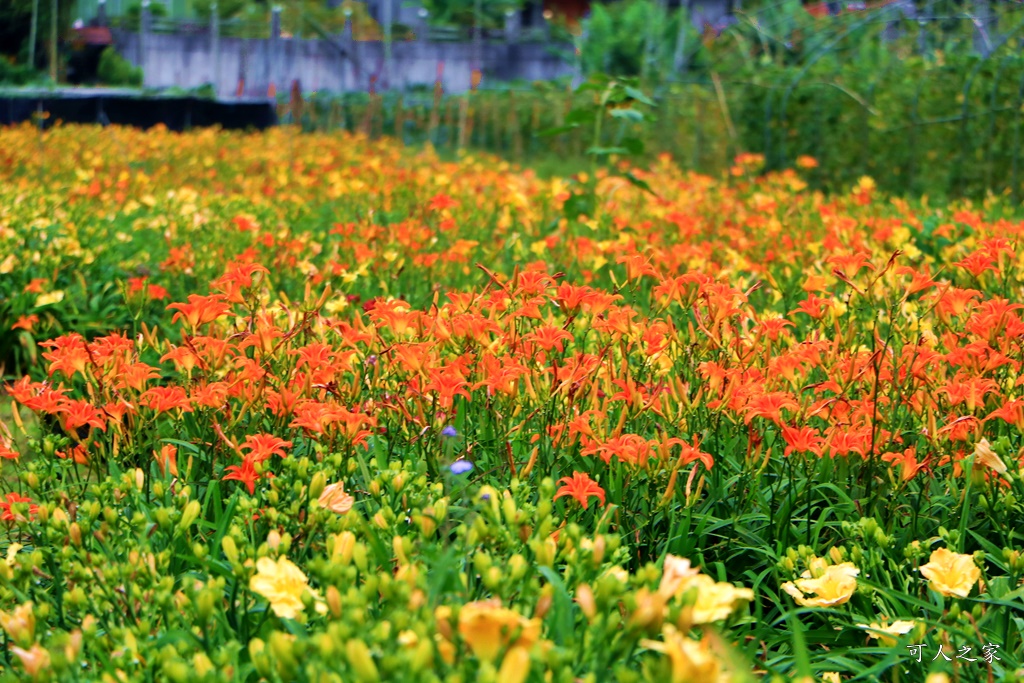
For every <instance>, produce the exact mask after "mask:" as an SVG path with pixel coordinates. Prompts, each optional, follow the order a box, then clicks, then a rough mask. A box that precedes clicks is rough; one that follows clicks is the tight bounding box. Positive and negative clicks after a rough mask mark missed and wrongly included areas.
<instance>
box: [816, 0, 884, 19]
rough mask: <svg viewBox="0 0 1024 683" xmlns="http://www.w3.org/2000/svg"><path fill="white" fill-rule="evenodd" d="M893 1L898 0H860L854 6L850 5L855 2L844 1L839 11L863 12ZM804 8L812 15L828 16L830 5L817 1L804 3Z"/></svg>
mask: <svg viewBox="0 0 1024 683" xmlns="http://www.w3.org/2000/svg"><path fill="white" fill-rule="evenodd" d="M893 2H896V0H879V1H878V2H868V3H864V2H860V3H856V5H855V6H854V7H850V6H849V5H850V4H853V3H846V2H843V3H840V4H841V5H842V6H841V8H840V10H839V13H840V14H846V13H849V12H862V11H864V10H869V9H878V8H879V7H885V6H886V5H888V4H890V3H893ZM804 9H805V10H807V12H808V13H809V14H811V15H812V16H815V17H827V16H828V5H827V4H826V3H824V2H815V3H813V4H810V5H804Z"/></svg>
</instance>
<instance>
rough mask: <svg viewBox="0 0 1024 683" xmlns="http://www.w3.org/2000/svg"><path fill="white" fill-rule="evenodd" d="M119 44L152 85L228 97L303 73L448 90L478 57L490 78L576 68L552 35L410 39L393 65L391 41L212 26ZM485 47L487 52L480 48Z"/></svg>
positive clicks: (316, 79)
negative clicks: (242, 34)
mask: <svg viewBox="0 0 1024 683" xmlns="http://www.w3.org/2000/svg"><path fill="white" fill-rule="evenodd" d="M115 40H116V42H117V48H118V51H119V52H120V53H121V54H122V55H124V56H125V57H126V58H127V59H128V60H129V61H131V62H132V63H133V64H134V65H136V66H141V67H142V68H143V72H144V76H145V86H146V87H155V88H166V87H174V86H177V87H181V88H195V87H199V86H202V85H205V84H212V85H214V86H215V88H216V91H217V94H218V95H219V96H221V97H226V96H230V95H233V94H235V93H236V92H237V90H238V84H239V80H240V79H242V80H243V81H244V89H243V92H244V94H246V95H249V96H258V95H265V94H266V93H267V91H268V88H269V87H270V85H271V84H273V85H274V87H275V89H276V90H277V91H278V92H283V91H286V90H287V89H288V88H290V87H291V83H292V81H293V80H295V79H298V80H299V81H300V82H301V84H302V88H303V90H306V91H312V90H328V91H332V92H350V91H364V92H365V91H367V90H368V89H369V88H370V87H371V82H373V83H374V86H375V87H376V88H377V89H378V90H381V89H386V88H397V89H408V88H410V87H415V86H424V87H428V88H432V87H433V85H434V82H435V81H436V80H437V79H438V76H439V74H440V77H441V82H442V85H443V87H444V89H445V92H449V93H451V92H462V91H465V90H468V89H469V87H470V82H471V76H472V72H473V69H474V66H475V65H476V64H480V66H481V67H482V72H483V84H484V86H486V85H487V84H488V83H494V82H497V81H512V80H527V81H532V80H549V79H553V78H558V77H562V76H571V75H572V73H573V68H572V66H571V64H570V63H569V62H568V60H567V59H566V58H565V55H566V54H571V47H570V46H561V45H557V44H550V43H517V42H483V43H482V44H481V45H479V46H477V45H474V44H473V43H465V42H462V43H456V42H452V43H448V42H437V43H432V42H426V41H409V42H396V43H393V44H392V58H391V68H390V73H389V70H388V69H387V68H385V51H384V44H383V43H381V42H359V41H351V40H345V39H344V38H340V39H338V40H305V39H295V38H286V37H277V38H270V39H243V38H225V37H221V38H219V39H217V40H214V39H213V37H212V34H178V35H167V34H154V33H146V34H143V35H140V34H139V33H120V32H119V33H118V35H116V36H115ZM478 52H479V55H478Z"/></svg>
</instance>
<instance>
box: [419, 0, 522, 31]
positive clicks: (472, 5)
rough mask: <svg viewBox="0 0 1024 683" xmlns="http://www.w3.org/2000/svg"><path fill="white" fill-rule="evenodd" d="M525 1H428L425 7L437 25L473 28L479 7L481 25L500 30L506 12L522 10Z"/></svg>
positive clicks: (503, 23)
mask: <svg viewBox="0 0 1024 683" xmlns="http://www.w3.org/2000/svg"><path fill="white" fill-rule="evenodd" d="M524 4H525V1H524V0H479V2H478V0H426V1H425V2H424V3H423V6H424V7H425V8H426V10H427V11H428V12H430V20H431V21H432V22H434V23H437V24H455V25H458V26H473V25H475V24H476V23H477V21H476V10H477V6H478V5H479V9H480V25H481V26H483V27H485V28H499V27H501V26H504V25H505V12H507V11H508V10H520V9H522V8H523V5H524Z"/></svg>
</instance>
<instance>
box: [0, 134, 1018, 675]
mask: <svg viewBox="0 0 1024 683" xmlns="http://www.w3.org/2000/svg"><path fill="white" fill-rule="evenodd" d="M799 162H800V163H799V164H798V166H799V167H800V168H797V169H796V170H792V171H787V172H784V173H773V174H766V175H762V174H761V160H760V159H759V158H758V157H756V156H752V155H743V156H740V157H739V158H737V160H736V165H735V166H734V167H733V169H732V170H731V172H730V173H728V174H726V175H724V176H723V177H718V178H711V177H704V176H698V175H694V174H689V173H684V172H682V171H679V170H678V169H677V168H676V167H675V165H674V164H672V163H671V162H670V161H669V160H668V159H667V158H665V159H662V160H660V162H658V163H656V164H655V165H654V166H653V167H652V168H648V169H640V168H638V169H633V171H632V174H633V176H634V180H636V181H639V182H638V183H633V182H628V181H627V180H626V179H624V178H623V177H622V175H623V174H622V171H623V169H621V168H615V167H612V168H606V169H598V170H596V172H595V171H594V170H591V171H590V172H589V173H581V174H580V175H578V176H576V177H573V178H552V179H545V178H540V177H538V176H536V175H535V174H534V173H532V172H531V171H530V170H524V169H521V168H516V167H512V166H509V165H508V164H507V163H505V162H502V161H500V160H497V159H494V158H489V157H472V156H464V157H462V158H460V160H458V161H455V162H451V161H443V160H441V159H439V158H438V157H437V156H436V155H434V154H433V153H431V152H430V151H429V150H422V149H419V150H417V149H405V148H402V147H401V146H399V145H398V144H396V143H394V142H391V141H388V140H386V139H385V140H375V141H371V140H368V139H366V138H364V137H353V136H349V135H326V134H302V133H300V132H298V131H297V130H295V129H291V128H287V127H285V128H278V129H275V130H272V131H270V132H267V133H264V134H236V133H226V132H219V131H202V132H193V133H188V134H173V133H169V132H167V131H161V130H152V131H149V132H140V131H136V130H130V129H121V128H116V127H111V128H106V129H101V128H90V127H72V126H65V127H60V126H58V127H56V128H53V129H51V130H49V131H47V132H45V133H40V132H39V131H38V130H37V129H35V128H32V127H30V126H23V127H20V128H10V129H4V130H0V364H2V365H3V375H4V384H3V389H2V390H0V393H2V398H0V406H2V407H0V456H2V462H0V466H2V477H0V485H2V487H3V491H2V493H0V496H2V502H0V519H2V533H0V610H2V611H0V626H2V630H3V639H2V644H0V645H2V651H3V656H2V658H0V664H2V674H0V677H2V678H3V679H4V680H8V679H10V680H16V679H27V680H36V681H84V680H98V681H173V682H184V681H236V680H237V681H264V680H266V681H317V682H321V681H322V682H325V683H326V682H329V681H345V682H348V681H357V682H370V681H424V682H427V681H447V682H452V683H455V682H460V681H461V682H465V683H469V682H471V681H481V682H493V681H497V682H500V683H522V682H524V681H545V682H552V683H573V682H576V681H581V682H587V683H598V682H603V681H615V682H621V683H630V682H633V681H670V682H673V683H684V682H685V683H690V682H704V681H747V680H754V679H759V678H764V679H765V680H787V681H788V680H815V681H817V680H826V681H850V680H864V681H871V680H883V681H899V682H902V681H908V682H910V681H925V680H927V681H928V682H929V683H939V682H942V681H979V682H980V681H985V682H992V681H1013V680H1024V671H1022V672H1021V673H1019V674H1018V669H1020V668H1021V667H1022V666H1024V664H1022V659H1024V643H1022V629H1024V602H1022V599H1021V597H1022V594H1024V589H1022V588H1021V586H1020V584H1021V581H1022V578H1024V557H1022V555H1021V552H1022V550H1024V532H1022V529H1024V481H1022V456H1024V448H1022V447H1024V440H1022V430H1024V388H1022V385H1024V368H1022V363H1024V346H1022V339H1024V318H1022V312H1021V308H1022V306H1021V305H1020V303H1019V302H1021V301H1022V298H1024V249H1022V247H1021V245H1020V244H1019V241H1020V237H1021V235H1022V234H1024V209H1022V208H1021V207H1020V206H1015V205H1014V204H1013V203H1012V202H1010V201H1009V200H1008V199H1000V198H996V197H993V198H990V199H989V200H988V201H986V202H985V203H984V204H970V203H967V202H955V203H950V204H946V203H936V202H934V201H931V200H928V199H926V198H920V199H907V200H902V199H894V198H890V197H887V196H883V195H882V194H881V193H880V192H877V191H876V190H875V188H874V185H873V183H872V182H871V180H870V179H867V178H865V179H863V180H861V181H860V183H859V184H858V185H857V186H856V187H854V188H852V189H851V190H850V191H849V192H847V193H845V194H842V195H830V196H824V195H821V194H819V193H814V192H811V191H809V190H807V189H806V186H805V184H804V182H803V181H802V180H801V173H803V172H804V169H808V168H811V167H813V166H814V163H815V162H814V160H813V159H810V158H802V159H800V160H799ZM644 183H646V185H648V186H649V188H650V191H646V190H645V189H642V188H641V187H639V186H638V185H643V184H644ZM3 558H6V561H4V559H3Z"/></svg>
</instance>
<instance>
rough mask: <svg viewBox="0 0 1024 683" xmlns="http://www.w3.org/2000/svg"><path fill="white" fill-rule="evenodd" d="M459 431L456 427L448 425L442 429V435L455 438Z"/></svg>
mask: <svg viewBox="0 0 1024 683" xmlns="http://www.w3.org/2000/svg"><path fill="white" fill-rule="evenodd" d="M458 435H459V433H458V432H457V431H456V430H455V427H452V426H451V425H448V426H447V427H445V428H444V429H442V430H441V436H447V437H448V438H449V439H454V438H455V437H456V436H458Z"/></svg>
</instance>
